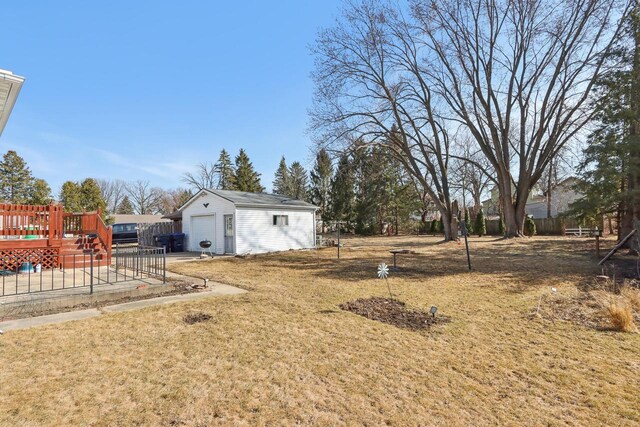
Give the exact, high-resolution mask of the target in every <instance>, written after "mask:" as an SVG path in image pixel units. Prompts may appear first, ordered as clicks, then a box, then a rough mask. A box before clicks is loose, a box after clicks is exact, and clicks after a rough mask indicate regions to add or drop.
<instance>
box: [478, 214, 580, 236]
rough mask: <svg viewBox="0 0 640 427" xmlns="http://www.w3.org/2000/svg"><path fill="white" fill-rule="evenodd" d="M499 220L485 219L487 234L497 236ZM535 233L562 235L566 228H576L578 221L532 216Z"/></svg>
mask: <svg viewBox="0 0 640 427" xmlns="http://www.w3.org/2000/svg"><path fill="white" fill-rule="evenodd" d="M499 221H500V220H497V219H488V220H487V234H488V235H493V236H497V235H499V234H500V222H499ZM533 222H534V223H535V224H536V234H540V235H557V236H562V235H564V231H565V230H566V229H567V228H578V221H577V220H576V219H573V218H534V219H533Z"/></svg>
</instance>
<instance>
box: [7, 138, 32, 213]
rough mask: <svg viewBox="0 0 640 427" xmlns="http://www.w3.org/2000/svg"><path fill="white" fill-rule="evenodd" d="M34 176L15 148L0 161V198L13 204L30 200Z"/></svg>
mask: <svg viewBox="0 0 640 427" xmlns="http://www.w3.org/2000/svg"><path fill="white" fill-rule="evenodd" d="M32 185H33V177H32V176H31V170H29V168H28V167H27V164H26V163H25V161H24V159H23V158H22V157H20V156H18V153H16V152H15V151H13V150H9V151H7V153H6V154H5V155H4V156H3V158H2V161H1V162H0V199H2V200H4V201H5V202H8V203H13V204H25V203H27V202H28V201H29V198H30V194H31V186H32Z"/></svg>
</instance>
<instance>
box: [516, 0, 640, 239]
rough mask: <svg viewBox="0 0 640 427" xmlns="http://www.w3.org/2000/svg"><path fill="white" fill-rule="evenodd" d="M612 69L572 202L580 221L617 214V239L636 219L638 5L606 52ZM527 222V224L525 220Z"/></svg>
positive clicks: (639, 179)
mask: <svg viewBox="0 0 640 427" xmlns="http://www.w3.org/2000/svg"><path fill="white" fill-rule="evenodd" d="M610 65H611V67H610V68H609V69H610V71H608V72H607V73H605V74H604V75H603V76H602V78H601V79H600V80H599V81H598V82H597V85H596V88H595V94H594V95H595V96H594V98H595V100H596V101H595V104H594V109H595V117H594V118H595V123H596V124H597V126H596V128H595V130H594V131H593V132H592V133H591V134H590V135H589V138H588V145H587V147H586V148H585V150H584V160H583V162H582V163H581V165H580V171H581V178H582V181H581V182H579V183H578V184H577V189H578V190H579V191H580V192H582V193H583V194H584V197H583V198H581V199H580V200H578V201H576V202H575V203H573V204H572V205H571V212H570V214H573V215H575V216H577V217H578V219H579V220H581V222H583V223H585V222H592V221H594V220H596V219H598V217H600V216H601V215H605V214H606V215H608V214H617V215H618V227H619V232H618V238H619V239H620V238H622V237H624V236H625V235H626V234H628V233H629V231H631V229H632V228H633V227H634V222H635V221H638V220H639V219H640V7H639V6H638V5H637V4H636V5H635V6H634V9H633V11H632V12H631V13H630V15H629V21H628V27H627V31H626V33H625V34H624V37H621V38H620V40H619V42H618V46H617V49H616V50H614V53H613V54H612V55H611V57H610ZM525 225H526V224H525Z"/></svg>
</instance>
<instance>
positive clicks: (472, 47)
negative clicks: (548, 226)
mask: <svg viewBox="0 0 640 427" xmlns="http://www.w3.org/2000/svg"><path fill="white" fill-rule="evenodd" d="M631 1H632V0H585V1H565V0H492V1H486V0H414V1H410V2H409V7H408V8H406V7H404V6H403V5H398V4H395V3H394V4H381V3H380V2H374V1H364V2H363V3H360V4H355V5H354V4H350V5H349V6H348V7H347V8H346V10H345V13H344V16H343V19H342V20H340V21H338V23H337V24H336V26H335V27H333V28H331V29H328V30H325V31H323V32H321V33H320V35H319V37H318V41H317V46H316V48H315V54H316V71H315V74H314V79H315V81H316V87H317V90H316V99H315V106H314V109H313V111H312V128H313V129H314V130H316V131H318V130H323V131H324V132H321V133H320V134H319V139H320V140H321V141H323V142H324V143H325V144H326V143H327V141H329V142H330V143H334V142H335V141H340V140H343V141H344V140H351V141H354V140H355V139H356V138H358V137H363V138H364V139H365V140H367V141H373V142H374V143H381V142H382V141H384V140H385V139H386V140H391V143H390V144H389V145H390V146H391V149H392V150H393V152H394V153H395V154H396V155H397V156H398V157H399V159H400V160H402V161H403V163H404V164H405V166H406V167H407V170H408V171H410V173H411V174H412V175H413V177H414V178H415V179H417V180H418V181H419V182H420V183H421V184H422V185H423V186H424V188H425V190H427V192H428V193H429V195H430V196H431V198H432V199H433V200H434V202H435V203H436V206H437V208H438V210H439V211H440V212H441V213H442V215H443V222H444V226H445V235H447V237H448V238H451V237H452V233H451V230H450V229H449V227H450V226H449V225H448V222H449V221H450V219H451V218H452V214H453V213H452V211H451V196H450V194H449V192H450V184H449V177H448V172H449V167H450V164H449V161H450V159H451V153H450V147H451V142H452V139H454V138H455V137H454V135H455V134H456V132H457V131H458V130H459V129H460V128H464V133H465V134H469V135H470V136H471V137H472V138H473V140H474V141H475V143H476V144H477V145H478V147H479V149H480V150H481V151H482V153H483V155H484V157H485V158H486V159H487V160H488V162H489V163H490V165H491V168H492V169H493V174H494V175H495V179H496V182H497V185H498V188H499V190H500V195H501V200H502V211H503V215H504V221H505V225H506V234H507V235H508V236H520V235H522V231H523V226H524V217H525V205H526V201H527V198H528V196H529V194H530V192H531V190H532V188H533V187H534V185H535V184H536V183H537V182H538V181H539V180H540V178H541V176H542V174H543V172H544V170H545V169H546V168H547V166H548V164H549V162H550V161H551V159H553V158H554V157H555V156H556V155H557V154H558V152H559V151H560V150H561V149H562V147H563V146H565V145H566V144H567V143H569V142H570V141H572V140H573V139H574V138H576V137H578V136H580V135H579V134H580V132H581V130H582V129H583V128H584V127H585V125H586V124H587V123H588V122H589V120H590V119H591V118H592V116H593V110H592V109H591V108H590V106H589V102H588V100H589V94H590V92H591V89H592V87H593V84H594V82H595V81H596V79H597V78H598V75H599V74H600V73H601V72H602V71H603V67H605V64H606V62H605V58H606V56H607V54H608V53H609V52H610V50H611V48H612V45H613V41H614V40H615V39H616V38H617V36H618V34H619V32H620V29H621V24H620V22H621V17H622V16H624V15H626V14H627V12H628V8H629V4H630V3H631ZM394 127H395V129H394ZM390 136H391V138H389V137H390ZM476 166H478V167H480V166H481V165H480V164H477V163H476Z"/></svg>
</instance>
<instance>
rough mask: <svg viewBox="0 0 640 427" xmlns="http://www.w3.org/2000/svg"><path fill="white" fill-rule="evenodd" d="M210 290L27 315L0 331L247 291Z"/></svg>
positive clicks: (214, 286)
mask: <svg viewBox="0 0 640 427" xmlns="http://www.w3.org/2000/svg"><path fill="white" fill-rule="evenodd" d="M209 285H210V286H211V287H210V288H209V289H208V290H206V291H202V292H193V293H188V294H181V295H170V296H166V297H157V298H150V299H145V300H139V301H132V302H126V303H123V304H115V305H108V306H104V307H100V308H89V309H86V310H77V311H69V312H65V313H56V314H49V315H46V316H39V317H27V318H24V319H16V320H7V321H5V322H0V331H3V332H6V331H12V330H18V329H27V328H32V327H34V326H40V325H51V324H55V323H64V322H69V321H71V320H82V319H88V318H91V317H97V316H100V315H101V314H102V313H118V312H123V311H132V310H138V309H141V308H146V307H153V306H157V305H165V304H173V303H177V302H184V301H193V300H198V299H203V298H210V297H215V296H221V295H239V294H244V293H246V292H247V291H245V290H244V289H240V288H236V287H235V286H229V285H223V284H222V283H211V282H209Z"/></svg>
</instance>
